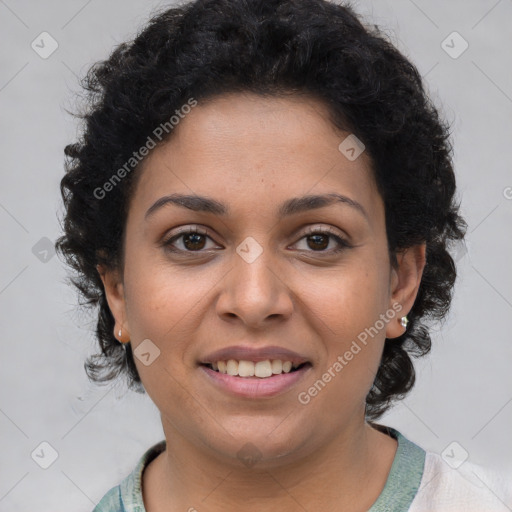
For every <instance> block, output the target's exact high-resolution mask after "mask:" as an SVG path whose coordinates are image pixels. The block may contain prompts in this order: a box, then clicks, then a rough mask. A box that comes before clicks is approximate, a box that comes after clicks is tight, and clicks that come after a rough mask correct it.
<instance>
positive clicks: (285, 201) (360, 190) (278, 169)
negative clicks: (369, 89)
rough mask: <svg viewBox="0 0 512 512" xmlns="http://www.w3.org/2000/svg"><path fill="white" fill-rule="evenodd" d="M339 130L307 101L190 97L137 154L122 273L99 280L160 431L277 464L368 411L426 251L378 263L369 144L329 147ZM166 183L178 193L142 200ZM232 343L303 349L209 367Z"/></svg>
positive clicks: (260, 353)
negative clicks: (168, 126)
mask: <svg viewBox="0 0 512 512" xmlns="http://www.w3.org/2000/svg"><path fill="white" fill-rule="evenodd" d="M348 135H349V133H340V132H339V131H336V130H335V129H334V127H333V126H332V125H331V123H330V122H329V121H328V115H327V110H326V109H325V107H324V106H323V104H321V103H320V102H317V101H315V100H313V99H304V98H302V99H300V98H297V97H294V98H287V99H278V98H263V97H259V96H256V95H252V94H244V95H242V94H230V95H224V96H222V97H217V98H215V99H213V100H211V101H209V102H206V103H204V104H203V103H201V102H199V103H198V104H197V106H195V107H194V108H191V111H190V112H189V113H188V114H186V115H184V116H183V118H182V119H181V120H180V122H179V125H178V126H177V127H175V128H174V133H173V134H172V138H171V139H170V140H169V141H168V142H167V143H166V144H165V145H162V146H160V147H157V148H155V149H153V150H152V151H151V152H150V154H149V155H148V156H147V158H146V160H145V161H144V164H143V169H142V171H141V172H142V174H141V176H140V180H139V182H138V184H137V187H136V190H135V192H134V195H133V197H132V201H131V203H130V209H129V215H128V219H127V225H126V240H125V266H124V275H123V280H122V284H121V282H120V281H119V282H117V281H116V280H115V276H114V275H111V274H108V275H107V277H106V279H105V277H104V283H105V285H106V290H107V297H108V300H109V305H110V308H111V310H112V312H113V314H114V316H115V318H116V334H117V331H118V330H119V329H120V328H122V329H123V337H124V338H128V339H130V340H131V344H132V349H133V350H134V352H135V354H139V351H140V352H142V353H143V354H144V353H145V354H146V355H142V357H141V359H142V360H141V359H139V357H135V362H136V365H137V369H138V371H139V374H140V376H141V379H142V382H143V384H144V387H145V389H146V391H147V393H148V394H149V395H150V397H151V399H152V400H153V401H154V402H155V404H156V405H157V407H158V408H159V410H160V412H161V416H162V422H163V427H164V430H165V433H166V437H167V439H168V442H170V440H171V439H174V440H177V439H180V440H181V442H185V443H189V445H192V446H194V447H196V448H199V449H201V450H203V451H205V452H207V453H209V454H210V455H213V456H215V457H217V458H219V457H220V458H224V459H226V460H236V458H237V457H238V458H240V457H244V456H246V455H247V456H249V457H250V456H251V454H252V456H254V457H256V458H258V459H260V463H265V464H268V465H269V466H271V465H272V464H273V463H274V462H275V463H277V462H276V458H277V457H279V458H280V460H281V461H283V460H290V461H291V460H293V459H294V458H296V457H303V456H306V455H308V454H311V453H314V452H315V450H318V449H319V448H320V447H322V446H325V445H326V443H328V442H329V441H330V440H332V439H334V438H335V437H336V436H337V435H339V434H340V432H350V431H352V430H353V431H355V429H357V428H360V427H361V426H362V425H363V423H364V404H365V397H366V395H367V393H368V391H369V390H370V388H371V386H372V383H373V380H374V377H375V374H376V371H377V369H378V366H379V362H380V358H381V354H382V349H383V344H384V339H385V337H386V336H387V337H389V338H393V337H397V336H399V335H401V334H402V333H403V332H404V328H403V327H402V326H401V325H400V323H399V318H400V317H402V316H404V315H405V314H406V313H407V312H408V311H409V309H410V308H411V307H412V304H413V302H414V298H415V295H416V292H417V287H418V285H419V280H420V277H421V270H422V261H421V260H422V258H421V255H422V252H421V248H420V249H418V250H416V249H415V250H410V251H408V252H406V253H405V256H404V257H403V258H402V259H400V258H399V261H401V263H402V266H401V267H399V268H398V269H397V270H396V271H395V270H394V269H392V267H391V266H390V261H389V258H388V248H387V240H386V229H385V215H384V204H383V201H382V198H381V196H380V195H379V193H378V191H377V188H376V184H375V182H374V178H373V176H372V172H371V169H370V167H369V165H370V164H369V159H368V157H367V155H366V153H365V152H363V153H362V154H361V155H360V156H358V157H357V158H355V159H354V156H357V153H355V152H352V151H350V144H349V142H350V139H349V140H348V141H346V142H345V143H344V145H342V148H341V149H339V146H340V143H342V142H343V141H344V139H345V138H346V137H347V136H348ZM347 144H348V146H347V147H345V145H347ZM352 146H353V145H352ZM347 148H348V151H347ZM355 149H356V150H357V148H355ZM171 194H173V195H176V196H178V195H185V196H188V199H187V200H186V201H182V203H181V206H180V204H179V202H166V203H165V204H160V206H158V205H157V206H155V207H153V208H152V206H153V205H155V203H156V202H157V201H159V200H161V199H162V198H164V197H165V196H170V195H171ZM335 194H336V195H337V196H340V197H341V200H332V201H324V203H325V204H324V203H323V202H321V201H319V200H318V199H316V200H311V201H306V200H304V197H305V196H312V195H314V196H323V197H327V196H328V195H330V196H331V197H334V195H335ZM190 196H193V197H195V199H191V197H190ZM199 198H205V200H206V199H207V200H208V204H210V206H211V207H209V208H207V207H205V206H204V205H205V204H206V203H205V202H204V201H203V200H200V199H199ZM185 204H186V205H187V206H185ZM321 204H324V205H323V206H321ZM194 230H196V231H197V233H196V234H192V235H190V234H189V235H187V234H186V233H187V232H188V231H194ZM311 232H313V233H317V234H316V235H315V234H313V235H312V234H311ZM183 233H185V234H184V235H183ZM337 237H339V239H341V240H342V241H343V242H342V243H340V242H339V241H338V238H337ZM171 239H173V240H171ZM393 305H395V306H394V307H393ZM400 307H402V308H403V309H402V310H401V311H397V310H398V309H399V308H400ZM144 340H150V341H144ZM363 340H364V341H363ZM143 342H144V344H143V345H141V343H143ZM139 346H140V347H139ZM357 347H359V350H358V348H357ZM158 351H159V355H158ZM219 351H220V352H219ZM216 352H219V353H218V354H215V353H216ZM148 354H149V355H148ZM140 355H141V354H139V356H140ZM230 359H233V360H236V361H237V362H238V361H240V360H243V361H247V362H244V363H242V364H241V365H239V369H240V372H241V373H243V372H245V371H247V372H248V373H251V371H257V372H258V374H259V375H267V374H268V373H269V371H272V369H273V370H274V371H276V372H277V371H278V370H279V363H272V361H275V360H281V361H291V362H292V363H295V365H297V364H302V363H305V364H303V366H301V367H299V369H298V370H297V371H290V372H289V373H281V374H279V373H276V374H273V376H272V377H244V376H236V375H234V376H231V375H228V374H221V373H220V372H217V371H215V370H214V369H212V368H209V367H207V366H205V363H215V362H216V361H226V360H230ZM267 360H268V361H269V362H268V363H267V362H263V361H267ZM147 363H149V364H147ZM254 363H259V364H257V365H256V364H254ZM336 363H337V364H336ZM287 365H288V363H285V364H284V365H283V366H285V368H286V366H287ZM214 366H215V365H214ZM227 366H228V370H229V371H230V372H232V370H233V368H236V365H235V364H234V363H229V364H228V365H227ZM220 368H221V369H223V364H222V363H220ZM269 368H270V370H269ZM315 383H316V384H315ZM315 390H316V392H315ZM247 443H249V444H247ZM283 457H284V459H283Z"/></svg>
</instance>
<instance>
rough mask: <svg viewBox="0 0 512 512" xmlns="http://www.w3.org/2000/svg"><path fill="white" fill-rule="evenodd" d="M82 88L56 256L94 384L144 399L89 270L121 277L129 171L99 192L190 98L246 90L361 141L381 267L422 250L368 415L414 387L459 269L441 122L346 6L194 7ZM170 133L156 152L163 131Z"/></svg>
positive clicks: (417, 81) (174, 14) (236, 2)
mask: <svg viewBox="0 0 512 512" xmlns="http://www.w3.org/2000/svg"><path fill="white" fill-rule="evenodd" d="M82 87H83V88H84V89H85V91H86V98H87V100H88V101H87V103H86V109H85V112H82V113H81V114H77V116H78V117H79V118H81V119H82V120H83V130H82V133H81V135H80V139H79V140H78V141H77V142H76V143H73V144H69V145H67V146H66V148H65V155H66V156H67V157H68V158H67V159H66V164H65V168H66V173H65V175H64V177H63V178H62V180H61V184H60V191H61V195H62V198H63V201H64V206H65V217H64V222H63V226H62V227H63V231H64V235H63V236H61V237H60V238H59V239H58V240H57V241H56V248H57V250H58V252H60V253H61V254H62V255H63V256H64V257H65V260H66V262H67V264H68V265H69V266H70V267H71V268H72V269H73V270H74V271H75V273H76V275H75V276H74V278H72V279H71V282H72V284H73V285H75V286H76V287H77V289H78V291H79V292H80V295H81V296H83V298H85V302H83V303H82V305H86V306H88V307H92V306H98V307H99V311H98V319H97V326H96V337H97V339H98V341H99V346H100V348H101V353H100V354H95V355H93V356H91V357H89V358H88V359H87V361H86V363H85V370H86V373H87V375H88V376H89V378H90V379H91V380H93V381H95V382H97V383H102V382H107V381H110V380H112V379H115V378H116V377H118V376H120V375H123V376H124V377H126V378H127V382H128V384H129V387H130V388H131V389H134V390H135V391H137V392H141V393H143V392H144V388H143V386H142V383H141V381H140V377H139V375H138V372H137V369H136V366H135V364H134V360H133V354H132V350H131V347H130V344H129V343H128V344H120V343H119V342H118V341H117V340H116V338H115V337H114V334H113V330H114V325H115V321H114V317H113V315H112V313H111V311H110V309H109V307H108V303H107V300H106V296H105V291H104V287H103V283H102V281H101V279H100V276H99V274H98V271H97V265H98V264H102V265H104V266H106V267H107V268H111V269H122V268H123V259H124V255H123V240H124V234H125V225H126V219H127V211H128V207H129V200H130V198H131V197H132V193H133V190H134V187H135V184H136V179H137V176H138V175H140V172H139V173H138V172H137V170H138V169H139V165H135V166H134V168H133V171H131V172H129V173H126V174H127V175H126V176H125V177H124V179H122V180H120V182H119V183H117V184H116V186H115V187H111V189H112V190H111V191H109V196H108V200H102V199H101V196H100V194H98V190H100V189H101V187H103V186H104V184H105V183H106V182H107V181H108V180H109V178H111V177H112V176H113V174H114V172H115V171H116V169H120V168H122V166H123V165H124V164H125V163H126V162H127V161H129V159H130V158H131V157H132V156H133V154H134V151H136V150H137V149H139V148H140V147H142V146H143V145H144V143H145V142H146V141H147V137H148V135H150V134H151V133H153V132H154V130H155V127H157V126H160V125H162V124H164V123H166V122H167V123H168V120H169V118H170V116H171V115H172V114H173V113H174V112H176V110H178V109H179V108H180V107H181V106H182V105H184V104H185V103H187V99H190V98H192V97H193V98H195V99H196V100H197V101H199V102H200V101H201V99H205V100H206V99H207V98H211V97H214V96H215V95H220V94H223V93H229V92H244V91H247V92H253V93H257V94H260V95H277V96H278V95H286V94H295V95H305V96H309V97H315V98H318V99H320V100H321V101H323V102H324V104H325V105H326V106H327V107H328V112H329V116H330V121H331V122H332V123H333V125H335V126H336V127H338V128H340V129H342V130H345V131H347V132H350V133H353V134H355V135H356V136H357V138H359V139H360V140H361V141H362V142H363V143H364V145H365V146H366V153H367V154H368V155H369V157H370V159H371V162H372V167H373V173H374V176H375V180H376V183H377V186H378V189H379V192H380V194H381V196H382V198H383V201H384V204H385V215H386V229H387V237H388V248H389V254H390V257H391V261H392V263H393V264H394V265H395V264H396V253H397V251H399V250H401V249H405V248H408V247H411V246H413V245H415V244H419V243H423V242H426V266H425V269H424V273H423V277H422V280H421V284H420V287H419V291H418V295H417V297H416V300H415V302H414V305H413V308H412V310H411V311H410V313H409V315H408V317H409V320H410V323H409V325H408V328H407V330H406V332H405V333H404V334H403V335H402V336H400V337H399V338H394V339H392V340H389V339H386V341H385V346H384V350H383V355H382V360H381V364H380V367H379V369H378V372H377V375H376V377H375V381H374V385H373V387H372V388H371V390H370V392H369V393H368V395H367V397H366V417H367V418H368V419H369V420H370V421H371V420H375V419H377V418H379V417H380V416H381V415H382V414H383V413H384V412H385V411H386V410H387V409H388V408H389V407H390V405H391V403H392V401H393V400H398V399H401V398H403V397H404V396H405V394H406V393H407V392H408V391H409V390H410V389H411V388H412V386H413V384H414V381H415V372H414V366H413V364H412V361H411V356H414V357H419V356H422V355H425V354H426V353H428V352H429V351H430V348H431V338H430V335H429V328H428V321H429V320H430V319H434V320H441V319H443V318H444V317H445V316H446V313H447V312H448V309H449V307H450V303H451V299H452V291H453V285H454V283H455V278H456V269H455V263H454V261H453V259H452V257H451V256H450V253H449V251H448V249H450V246H451V244H452V243H453V242H455V241H457V240H462V239H463V238H464V235H465V231H466V228H467V224H466V222H465V221H464V219H463V218H462V217H461V216H460V215H459V205H458V204H456V202H455V198H454V197H455V176H454V171H453V164H452V146H451V144H450V142H449V137H450V133H449V130H450V127H449V126H448V124H447V123H446V122H445V121H444V120H442V119H441V118H440V116H439V113H438V110H437V109H436V107H435V106H434V105H433V102H432V101H431V99H430V98H429V97H428V95H427V93H426V92H425V88H424V85H423V82H422V78H421V75H420V74H419V73H418V70H417V69H416V67H415V66H414V65H413V64H412V63H411V62H409V60H408V59H407V58H406V57H405V56H404V55H402V54H401V53H400V52H399V51H398V49H397V48H396V47H395V46H394V45H393V43H392V42H391V41H389V40H388V37H387V36H385V35H384V34H383V33H382V31H381V30H380V29H379V28H378V27H376V26H371V25H365V24H363V22H362V21H361V20H360V19H359V17H358V16H357V14H356V12H355V10H354V7H353V6H352V5H350V4H349V3H346V4H344V5H338V4H335V3H331V2H328V1H325V0H196V1H193V2H190V3H182V4H179V5H175V6H174V7H173V8H167V9H165V10H164V11H162V12H158V13H156V14H155V13H154V14H153V17H152V18H151V20H149V21H148V22H147V24H146V25H145V26H144V28H143V30H142V31H141V32H140V33H139V34H138V35H137V36H136V37H135V38H134V39H133V40H131V41H129V42H124V43H122V44H120V45H119V46H117V47H116V48H115V49H114V50H113V52H112V54H111V55H110V57H109V58H108V60H105V61H100V62H97V63H96V64H94V65H93V66H92V67H91V68H90V69H89V71H88V73H87V75H86V76H85V77H84V79H83V81H82ZM167 131H168V135H167V134H166V137H163V138H162V141H161V142H159V143H163V142H165V141H166V139H168V138H169V137H170V136H171V135H172V131H171V130H167ZM125 169H126V167H125ZM103 190H104V189H103Z"/></svg>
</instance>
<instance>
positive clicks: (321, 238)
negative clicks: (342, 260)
mask: <svg viewBox="0 0 512 512" xmlns="http://www.w3.org/2000/svg"><path fill="white" fill-rule="evenodd" d="M302 240H307V242H306V245H307V248H306V249H304V250H306V252H310V251H313V252H318V253H320V254H321V255H324V254H325V255H329V254H336V253H338V252H341V251H343V250H344V249H348V248H350V247H351V245H350V244H349V243H348V242H347V241H346V240H345V239H344V238H342V237H341V236H339V235H338V234H335V233H333V232H331V231H329V230H319V229H317V230H312V231H309V232H308V233H306V234H305V236H303V237H302V238H301V240H300V241H302ZM331 240H333V241H334V242H335V247H334V248H332V249H327V248H328V247H329V244H330V243H331ZM336 245H337V247H336ZM308 249H309V250H310V251H308ZM300 250H303V249H300Z"/></svg>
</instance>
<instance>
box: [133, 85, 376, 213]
mask: <svg viewBox="0 0 512 512" xmlns="http://www.w3.org/2000/svg"><path fill="white" fill-rule="evenodd" d="M348 135H350V134H349V132H343V131H340V130H338V129H337V128H336V127H335V126H334V125H333V124H332V123H331V121H330V118H329V112H328V110H327V107H326V106H325V105H324V104H323V102H322V101H320V100H317V99H315V98H311V97H302V96H300V97H299V96H290V97H273V96H272V97H268V96H266V97H263V96H259V95H255V94H251V93H243V94H241V93H236V94H235V93H233V94H227V95H223V96H219V97H215V98H210V99H208V100H207V101H204V102H198V104H197V105H196V106H195V107H193V108H191V109H190V110H189V112H188V113H187V114H183V115H182V117H181V119H180V120H179V123H178V124H177V125H176V126H175V127H174V128H173V132H172V134H171V136H170V138H169V139H168V141H167V142H166V143H164V144H163V145H161V146H158V147H157V148H155V149H153V150H152V151H151V152H150V154H149V155H148V156H147V157H146V159H145V161H144V162H143V164H142V169H141V170H140V172H141V176H140V179H139V180H138V183H137V187H136V192H135V194H134V196H135V197H134V198H133V200H132V202H133V203H134V204H133V207H134V208H137V209H139V208H141V209H142V208H146V209H147V208H149V206H150V205H151V204H153V202H154V201H156V200H157V199H158V198H159V197H161V196H162V195H165V194H170V193H174V192H181V193H186V194H198V195H207V196H210V197H219V198H220V197H229V198H231V199H232V200H234V201H237V200H242V199H243V200H245V201H253V202H254V204H253V206H256V203H257V206H258V210H259V211H263V210H264V209H265V207H266V206H265V205H266V204H267V205H268V206H269V207H270V205H271V204H272V203H273V202H274V201H280V202H282V201H283V200H285V199H287V198H289V197H291V196H298V195H304V194H306V193H308V194H319V193H326V192H335V191H337V192H341V193H344V194H346V195H349V196H350V195H352V196H354V199H355V200H357V201H359V202H364V203H366V204H365V208H367V210H370V213H371V210H372V209H374V208H375V207H376V204H375V203H376V201H375V199H376V196H375V194H377V190H376V186H375V182H374V178H373V173H372V171H371V161H370V159H369V158H368V157H367V155H366V154H365V153H364V152H363V153H362V154H361V155H360V156H359V157H358V158H357V159H355V160H353V161H351V160H349V159H348V158H346V157H345V156H344V154H343V153H342V152H341V151H340V149H339V145H340V143H342V142H343V141H344V140H345V139H346V137H347V136H348ZM262 199H264V201H262ZM144 211H145V210H144ZM139 213H142V212H139ZM375 213H376V214H377V213H378V212H377V211H376V212H375Z"/></svg>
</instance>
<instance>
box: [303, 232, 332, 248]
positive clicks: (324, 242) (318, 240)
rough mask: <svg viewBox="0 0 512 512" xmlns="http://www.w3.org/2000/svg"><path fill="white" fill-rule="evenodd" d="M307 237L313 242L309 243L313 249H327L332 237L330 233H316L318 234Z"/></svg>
mask: <svg viewBox="0 0 512 512" xmlns="http://www.w3.org/2000/svg"><path fill="white" fill-rule="evenodd" d="M307 238H308V239H309V241H310V242H312V243H310V245H309V247H311V249H315V250H323V249H326V248H327V246H328V245H329V238H330V237H329V236H328V235H320V234H316V235H309V236H308V237H307Z"/></svg>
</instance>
